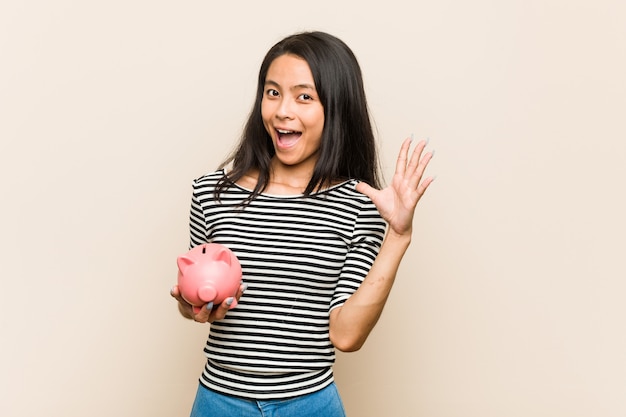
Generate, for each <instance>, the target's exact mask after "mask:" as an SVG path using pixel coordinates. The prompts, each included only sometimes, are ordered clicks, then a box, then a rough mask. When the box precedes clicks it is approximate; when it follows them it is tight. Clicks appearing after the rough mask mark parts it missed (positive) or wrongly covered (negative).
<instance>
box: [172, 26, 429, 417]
mask: <svg viewBox="0 0 626 417" xmlns="http://www.w3.org/2000/svg"><path fill="white" fill-rule="evenodd" d="M410 145H411V140H410V139H406V140H405V141H404V142H403V144H402V146H401V148H400V152H399V156H398V160H397V166H396V170H395V174H394V177H393V180H392V182H391V185H389V186H388V187H386V188H384V189H382V190H380V189H379V188H380V181H379V171H378V160H377V153H376V144H375V139H374V135H373V132H372V127H371V123H370V117H369V114H368V109H367V102H366V98H365V93H364V88H363V80H362V76H361V70H360V68H359V65H358V62H357V60H356V58H355V56H354V54H353V53H352V51H351V50H350V49H349V48H348V46H346V45H345V43H343V42H342V41H341V40H339V39H337V38H336V37H334V36H331V35H329V34H326V33H322V32H307V33H299V34H295V35H292V36H289V37H287V38H285V39H283V40H282V41H280V42H278V43H277V44H276V45H274V46H273V47H272V48H271V49H270V50H269V52H268V53H267V55H266V56H265V59H264V60H263V63H262V64H261V68H260V71H259V79H258V89H257V95H256V101H255V103H254V107H253V109H252V112H251V114H250V116H249V119H248V122H247V125H246V127H245V129H244V133H243V135H242V138H241V141H240V143H239V145H238V147H237V149H236V150H235V152H234V153H233V155H232V156H231V157H230V158H229V159H227V160H226V161H225V162H224V163H223V164H222V165H221V166H220V167H219V170H218V171H216V172H212V173H210V174H208V175H205V176H203V177H201V178H199V179H197V180H196V181H194V183H193V197H192V204H191V217H190V230H191V247H194V246H196V245H199V244H202V243H205V242H216V243H221V244H223V245H226V246H228V247H229V248H230V249H231V250H232V251H233V252H234V253H235V254H236V255H237V257H238V258H239V261H240V262H241V265H242V269H243V281H244V284H242V286H241V288H240V290H239V292H238V294H237V298H238V305H237V307H236V308H233V309H231V308H230V306H231V304H232V302H233V299H232V298H231V299H226V300H225V301H224V302H223V303H222V304H221V305H218V306H213V305H212V303H209V304H208V305H207V306H206V307H205V308H203V309H202V310H201V311H200V312H199V313H198V314H194V313H193V310H192V309H191V306H190V305H189V304H188V303H186V302H185V301H184V300H183V299H182V298H181V297H180V293H179V291H178V288H177V287H176V286H175V287H174V288H173V289H172V296H173V297H175V298H176V299H177V300H178V303H179V310H180V312H181V314H182V315H183V316H184V317H187V318H189V319H193V320H195V321H197V322H200V323H206V322H210V323H212V324H211V327H210V332H209V337H208V341H207V344H206V347H205V349H204V351H205V354H206V356H207V363H206V366H205V368H204V371H203V373H202V376H201V378H200V385H199V388H198V392H197V395H196V400H195V402H194V406H193V410H192V416H193V417H200V416H222V415H228V414H230V415H236V416H267V415H279V416H281V417H288V416H298V417H306V416H315V417H320V416H343V415H345V414H344V411H343V406H342V403H341V400H340V398H339V395H338V393H337V390H336V387H335V385H334V382H333V373H332V366H333V362H334V359H335V349H339V350H341V351H346V352H348V351H355V350H358V349H359V348H360V347H361V346H362V345H363V343H364V342H365V340H366V339H367V337H368V335H369V334H370V332H371V330H372V329H373V327H374V325H375V324H376V322H377V320H378V318H379V316H380V314H381V312H382V310H383V307H384V305H385V302H386V300H387V297H388V295H389V293H390V291H391V287H392V284H393V282H394V279H395V276H396V271H397V269H398V266H399V264H400V261H401V259H402V257H403V256H404V253H405V252H406V250H407V248H408V246H409V243H410V241H411V234H412V222H413V215H414V211H415V207H416V205H417V203H418V201H419V200H420V198H421V197H422V195H423V194H424V192H425V191H426V189H427V188H428V186H429V185H430V183H431V182H432V179H431V178H425V179H423V180H422V176H423V173H424V170H425V169H426V166H427V165H428V162H429V161H430V159H431V157H432V152H425V151H424V147H425V146H426V144H425V142H423V141H422V142H420V143H418V144H417V145H416V146H415V147H414V150H413V151H412V152H409V148H410ZM244 292H245V293H244ZM273 413H275V414H273Z"/></svg>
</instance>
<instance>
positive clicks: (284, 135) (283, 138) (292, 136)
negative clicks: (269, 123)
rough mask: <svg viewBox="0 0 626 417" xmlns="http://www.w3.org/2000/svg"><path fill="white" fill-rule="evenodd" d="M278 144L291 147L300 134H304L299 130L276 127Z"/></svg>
mask: <svg viewBox="0 0 626 417" xmlns="http://www.w3.org/2000/svg"><path fill="white" fill-rule="evenodd" d="M276 133H277V135H276V136H277V138H278V144H279V145H281V146H284V147H289V146H292V145H294V144H295V143H296V142H297V141H298V139H300V136H302V132H298V131H295V130H283V129H276Z"/></svg>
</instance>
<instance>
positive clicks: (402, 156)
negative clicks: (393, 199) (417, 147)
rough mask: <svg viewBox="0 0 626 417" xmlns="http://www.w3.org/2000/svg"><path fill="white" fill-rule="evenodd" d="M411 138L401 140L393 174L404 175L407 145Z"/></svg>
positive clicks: (408, 145)
mask: <svg viewBox="0 0 626 417" xmlns="http://www.w3.org/2000/svg"><path fill="white" fill-rule="evenodd" d="M411 142H412V140H411V138H410V137H409V138H406V139H404V142H402V146H401V147H400V152H399V153H398V159H397V161H396V172H395V175H398V176H400V177H404V172H405V171H406V161H407V157H408V154H409V147H410V146H411Z"/></svg>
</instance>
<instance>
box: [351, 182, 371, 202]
mask: <svg viewBox="0 0 626 417" xmlns="http://www.w3.org/2000/svg"><path fill="white" fill-rule="evenodd" d="M355 189H356V190H357V191H358V192H360V193H361V194H365V195H366V196H368V197H369V198H370V199H371V198H372V195H373V194H374V192H376V189H375V188H374V187H372V186H371V185H369V184H368V183H366V182H359V183H358V184H357V185H356V187H355Z"/></svg>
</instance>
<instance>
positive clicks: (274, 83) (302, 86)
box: [265, 80, 315, 91]
mask: <svg viewBox="0 0 626 417" xmlns="http://www.w3.org/2000/svg"><path fill="white" fill-rule="evenodd" d="M265 85H266V86H267V85H272V86H274V87H280V84H278V83H277V82H276V81H272V80H265ZM303 88H305V89H308V90H314V91H315V86H314V85H311V84H306V83H304V84H296V85H294V86H293V87H291V89H292V90H299V89H303Z"/></svg>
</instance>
